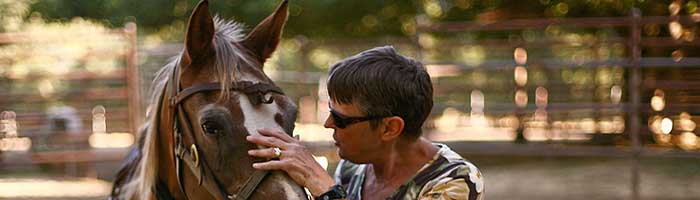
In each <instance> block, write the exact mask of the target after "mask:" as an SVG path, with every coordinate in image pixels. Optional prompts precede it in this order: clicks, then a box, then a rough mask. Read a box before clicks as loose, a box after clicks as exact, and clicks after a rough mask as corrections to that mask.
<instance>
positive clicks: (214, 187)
mask: <svg viewBox="0 0 700 200" xmlns="http://www.w3.org/2000/svg"><path fill="white" fill-rule="evenodd" d="M179 77H180V67H179V65H176V66H175V69H174V70H173V75H172V77H171V78H170V82H169V84H170V88H169V90H170V98H169V103H170V108H171V109H173V118H172V120H171V121H172V122H173V134H174V138H175V149H174V154H175V155H174V156H175V168H176V174H177V181H178V185H179V186H180V190H181V192H182V193H183V194H185V196H186V195H187V194H186V193H185V189H184V183H183V181H182V175H181V173H182V170H181V168H182V167H181V165H182V164H181V163H183V162H184V163H185V165H187V168H188V169H189V170H190V171H191V172H192V174H194V175H195V176H196V177H197V182H198V184H199V185H200V186H201V185H202V183H204V188H206V189H207V191H208V192H209V193H210V194H211V195H212V196H214V197H216V198H218V199H222V200H224V199H227V200H244V199H248V198H249V197H250V195H251V194H252V193H253V191H254V190H255V188H257V186H258V185H259V184H260V182H261V181H262V179H263V178H265V176H267V175H268V174H269V171H266V170H255V172H253V174H251V175H250V176H249V177H248V179H247V180H246V182H245V184H244V185H243V187H239V188H230V189H232V190H233V189H235V191H236V193H234V194H228V193H227V191H228V190H226V189H225V188H223V187H224V185H222V183H221V182H220V181H219V179H217V178H216V175H214V173H213V172H212V170H211V169H210V168H209V166H208V165H207V163H206V162H204V157H203V155H201V154H200V153H199V152H198V149H197V145H196V143H197V142H196V141H195V138H194V131H193V130H194V129H192V127H191V126H192V125H191V123H190V120H189V119H188V118H187V115H186V112H185V109H184V108H183V106H182V102H183V101H184V100H186V99H187V98H189V97H190V96H192V95H194V94H197V93H200V92H211V91H219V90H221V89H222V88H221V83H218V82H217V83H205V84H196V85H193V86H190V87H188V88H185V89H184V90H182V91H179V89H180V80H179ZM230 90H231V91H239V92H242V93H245V94H246V95H247V96H248V99H249V100H250V102H251V103H252V104H254V105H259V104H261V103H264V104H270V103H272V101H273V100H272V98H269V99H265V95H266V94H268V93H276V94H282V95H284V93H283V92H282V90H281V89H280V88H279V87H277V86H275V85H272V84H267V83H253V82H249V81H237V82H233V85H231V87H230ZM181 125H184V128H185V129H184V130H183V129H182V128H183V127H182V126H181ZM183 131H184V133H189V134H187V135H183ZM183 136H188V137H191V138H190V139H191V141H192V144H191V145H190V146H189V147H188V146H187V145H186V144H184V141H183V140H182V137H183ZM203 179H205V180H203ZM157 188H158V187H156V189H157Z"/></svg>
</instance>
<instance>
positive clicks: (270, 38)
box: [242, 0, 288, 67]
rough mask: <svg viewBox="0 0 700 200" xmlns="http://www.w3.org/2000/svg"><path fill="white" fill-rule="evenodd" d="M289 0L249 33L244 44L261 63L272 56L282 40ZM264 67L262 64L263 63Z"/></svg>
mask: <svg viewBox="0 0 700 200" xmlns="http://www.w3.org/2000/svg"><path fill="white" fill-rule="evenodd" d="M287 4H288V2H287V0H283V1H282V3H280V5H279V6H278V7H277V10H275V12H274V13H272V14H271V15H270V16H268V17H267V18H265V20H263V21H262V22H260V24H258V25H257V26H255V28H254V29H253V30H252V31H251V32H250V33H249V34H248V36H247V37H246V38H245V40H243V41H242V44H243V45H244V46H245V47H246V48H248V49H249V50H251V52H253V53H254V54H255V56H256V57H257V59H258V61H260V63H265V60H267V59H268V58H270V56H271V55H272V53H273V52H275V49H277V44H279V42H280V37H281V35H282V28H283V27H284V23H285V22H286V21H287V13H288V12H287V7H288V6H287ZM261 67H262V65H261Z"/></svg>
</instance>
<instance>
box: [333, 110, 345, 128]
mask: <svg viewBox="0 0 700 200" xmlns="http://www.w3.org/2000/svg"><path fill="white" fill-rule="evenodd" d="M331 117H333V124H335V126H336V127H338V128H345V120H343V118H340V116H338V114H336V113H335V112H333V111H331Z"/></svg>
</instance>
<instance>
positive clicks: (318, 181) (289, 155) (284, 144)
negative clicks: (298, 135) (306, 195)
mask: <svg viewBox="0 0 700 200" xmlns="http://www.w3.org/2000/svg"><path fill="white" fill-rule="evenodd" d="M258 132H259V133H260V134H261V135H262V136H253V135H251V136H248V137H246V139H247V140H248V141H249V142H252V143H255V144H258V145H263V146H268V147H270V148H265V149H253V150H249V151H248V155H251V156H255V157H263V158H275V157H276V156H275V150H273V148H274V147H277V148H279V149H280V150H282V153H281V154H280V156H279V160H269V161H266V162H261V163H254V164H253V168H255V169H259V170H282V171H285V172H287V174H289V176H290V177H291V178H292V179H293V180H294V181H295V182H296V183H297V184H299V185H302V186H304V187H306V188H308V189H309V191H310V192H311V194H312V195H314V196H318V195H321V194H323V193H324V192H326V191H327V190H328V189H329V188H331V187H332V186H333V185H334V184H335V181H334V180H333V178H331V176H330V175H328V172H327V171H326V170H324V169H323V167H321V165H319V164H318V163H317V162H316V160H315V159H314V157H313V155H312V154H311V152H309V150H307V149H306V147H305V146H303V145H302V144H301V143H300V142H299V140H297V139H295V138H292V137H290V136H289V135H287V134H285V133H282V132H278V131H271V130H264V129H260V130H258Z"/></svg>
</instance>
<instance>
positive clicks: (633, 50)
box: [627, 8, 642, 200]
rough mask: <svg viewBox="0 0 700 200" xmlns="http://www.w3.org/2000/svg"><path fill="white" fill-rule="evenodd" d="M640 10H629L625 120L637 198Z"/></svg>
mask: <svg viewBox="0 0 700 200" xmlns="http://www.w3.org/2000/svg"><path fill="white" fill-rule="evenodd" d="M640 22H641V11H640V10H639V9H638V8H632V10H631V11H630V39H629V51H630V52H629V53H630V64H631V65H630V68H629V71H628V72H629V73H630V76H629V77H630V78H629V79H628V85H629V87H628V89H627V90H628V91H629V93H630V96H629V104H630V105H629V106H627V109H628V110H627V111H628V112H627V113H628V114H629V116H628V118H627V120H629V122H630V123H629V125H630V127H629V129H628V130H629V131H628V133H629V137H630V139H631V140H632V170H631V173H632V174H631V177H632V178H631V192H632V199H634V200H637V199H639V155H640V153H641V148H642V147H641V141H640V139H639V133H640V131H641V122H640V121H641V117H640V116H639V115H640V114H641V112H640V111H639V109H641V106H640V104H641V103H640V102H641V99H640V98H641V95H640V93H641V91H640V90H641V89H642V88H640V85H641V73H642V72H641V66H640V63H641V62H640V61H641V56H642V55H641V54H642V51H641V49H640V41H641V31H640V29H641V28H640Z"/></svg>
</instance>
